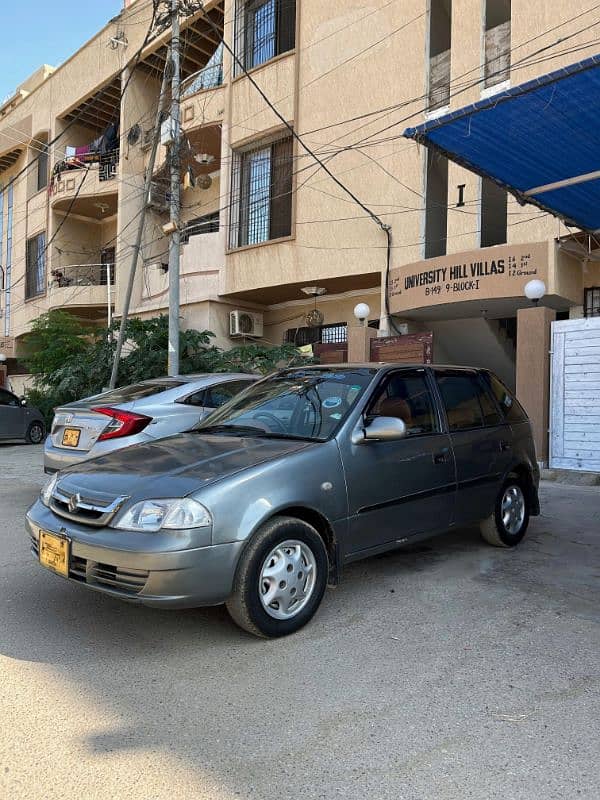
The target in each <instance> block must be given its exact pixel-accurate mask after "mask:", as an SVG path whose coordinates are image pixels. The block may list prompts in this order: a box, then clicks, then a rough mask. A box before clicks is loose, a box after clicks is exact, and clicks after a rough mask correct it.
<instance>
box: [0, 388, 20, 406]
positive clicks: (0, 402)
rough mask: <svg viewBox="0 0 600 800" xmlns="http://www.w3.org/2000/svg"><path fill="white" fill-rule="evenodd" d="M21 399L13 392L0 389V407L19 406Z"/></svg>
mask: <svg viewBox="0 0 600 800" xmlns="http://www.w3.org/2000/svg"><path fill="white" fill-rule="evenodd" d="M18 405H19V399H18V397H17V396H16V395H14V394H12V392H7V391H6V390H5V389H0V406H18Z"/></svg>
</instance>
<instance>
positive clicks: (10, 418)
mask: <svg viewBox="0 0 600 800" xmlns="http://www.w3.org/2000/svg"><path fill="white" fill-rule="evenodd" d="M25 414H26V412H25V409H24V408H23V407H22V406H21V402H20V400H19V398H18V397H17V396H16V395H14V394H13V393H12V392H7V391H6V389H0V439H22V438H23V436H25Z"/></svg>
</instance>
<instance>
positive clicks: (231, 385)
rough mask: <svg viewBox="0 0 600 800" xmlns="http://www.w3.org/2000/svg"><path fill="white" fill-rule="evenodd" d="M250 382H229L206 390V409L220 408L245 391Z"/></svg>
mask: <svg viewBox="0 0 600 800" xmlns="http://www.w3.org/2000/svg"><path fill="white" fill-rule="evenodd" d="M248 383H249V381H229V382H228V383H221V384H219V385H218V386H211V387H210V388H209V389H207V390H206V397H205V400H204V405H205V406H206V408H219V407H220V406H222V405H224V404H225V403H226V402H227V401H228V400H231V398H232V397H235V395H236V394H239V392H241V391H242V389H245V388H246V387H247V386H248Z"/></svg>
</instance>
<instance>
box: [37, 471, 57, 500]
mask: <svg viewBox="0 0 600 800" xmlns="http://www.w3.org/2000/svg"><path fill="white" fill-rule="evenodd" d="M57 481H58V472H55V473H54V475H53V476H52V477H51V478H50V480H48V481H47V482H46V483H45V484H44V486H42V491H41V492H40V500H41V501H42V503H43V504H44V505H45V506H49V505H50V499H51V497H52V492H53V491H54V487H55V486H56V482H57Z"/></svg>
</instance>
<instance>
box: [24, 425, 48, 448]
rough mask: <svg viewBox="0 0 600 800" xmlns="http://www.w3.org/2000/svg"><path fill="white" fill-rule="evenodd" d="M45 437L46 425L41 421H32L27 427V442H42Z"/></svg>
mask: <svg viewBox="0 0 600 800" xmlns="http://www.w3.org/2000/svg"><path fill="white" fill-rule="evenodd" d="M43 438H44V426H43V425H42V423H41V422H32V423H31V425H30V426H29V427H28V428H27V433H26V434H25V441H26V442H27V444H40V442H41V441H42V439H43Z"/></svg>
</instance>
